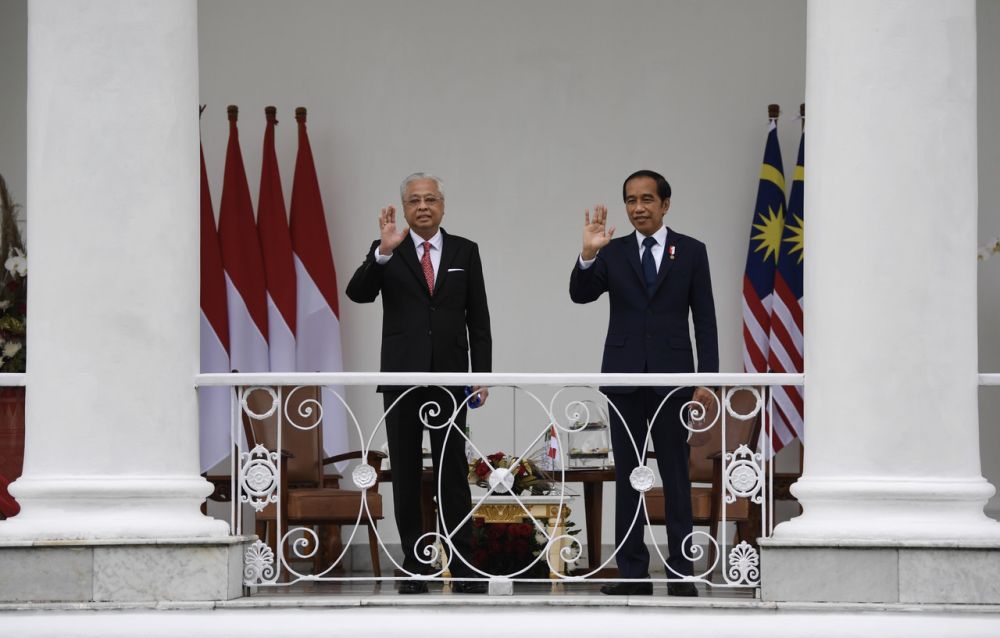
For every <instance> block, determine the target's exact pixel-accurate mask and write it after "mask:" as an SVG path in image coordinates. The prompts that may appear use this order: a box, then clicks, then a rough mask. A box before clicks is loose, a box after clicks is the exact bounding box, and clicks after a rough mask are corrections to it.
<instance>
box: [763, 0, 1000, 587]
mask: <svg viewBox="0 0 1000 638" xmlns="http://www.w3.org/2000/svg"><path fill="white" fill-rule="evenodd" d="M806 103H807V105H808V107H809V125H808V131H807V136H808V144H807V155H806V170H807V173H808V179H807V181H806V185H807V186H806V200H805V206H806V210H807V211H808V220H809V222H808V225H807V228H806V245H807V247H808V248H807V258H806V261H805V291H806V294H805V313H806V314H805V325H806V330H805V339H806V341H805V349H806V353H805V355H806V361H807V362H808V364H807V368H806V384H807V386H806V387H807V391H806V392H807V399H806V427H807V433H806V446H805V462H804V473H803V476H802V479H801V480H800V481H798V482H797V483H796V484H795V485H794V486H793V488H792V491H793V493H794V494H795V495H796V496H797V497H798V499H799V501H800V503H801V505H802V507H803V514H802V515H801V516H799V517H798V518H795V519H793V520H791V521H789V522H787V523H783V524H781V525H779V526H778V527H777V528H776V529H775V530H774V541H773V542H772V543H769V544H765V550H764V562H765V566H766V567H770V568H771V569H770V571H771V572H772V573H771V575H770V576H769V577H768V576H765V579H766V580H769V581H770V585H771V594H772V597H774V598H778V599H781V598H783V597H785V598H786V599H787V598H790V599H795V596H797V595H802V594H801V589H800V591H799V592H795V588H796V587H799V588H801V587H802V585H801V584H796V583H791V584H790V583H785V585H782V584H781V583H777V582H775V579H776V578H779V575H782V576H780V577H787V576H788V573H791V572H792V571H794V570H797V569H800V568H801V569H805V570H806V571H807V572H808V571H812V570H809V567H808V565H809V564H812V565H813V568H815V566H816V565H821V564H824V560H825V559H823V558H817V555H814V556H809V552H808V551H806V548H814V549H815V550H816V551H817V552H818V553H819V554H823V553H824V552H826V553H827V554H829V552H830V551H831V550H833V549H836V550H846V551H841V552H840V553H839V554H837V555H836V558H831V557H832V556H833V555H832V554H830V555H829V557H828V558H829V559H830V564H831V565H837V566H838V567H837V568H836V569H834V570H833V572H828V573H826V574H818V573H815V572H813V574H812V575H813V577H814V578H817V579H819V578H822V579H827V580H838V579H839V580H840V581H841V582H842V583H846V586H847V589H848V590H849V591H846V592H844V593H843V594H842V595H841V594H838V593H835V592H833V593H831V592H832V590H829V589H827V590H825V593H824V594H822V595H820V596H819V597H814V598H809V595H806V597H807V598H809V599H817V600H823V599H839V600H891V599H892V598H891V594H890V593H889V589H886V590H884V591H881V593H873V591H872V587H874V585H873V584H872V580H871V578H872V576H871V574H870V573H869V570H876V571H877V570H882V571H883V573H884V572H885V570H893V569H895V570H897V572H898V573H897V574H896V575H897V576H898V578H897V579H896V582H895V585H893V586H895V587H896V591H897V599H898V600H903V601H905V600H913V601H918V600H923V601H925V602H929V601H930V599H927V598H923V599H921V598H920V595H917V594H913V593H912V592H911V593H909V594H907V593H904V589H906V585H905V582H906V580H907V578H910V579H911V580H913V579H914V578H916V579H917V580H920V579H919V578H918V577H916V576H914V573H917V572H919V570H917V572H913V571H912V570H911V571H909V572H908V571H907V570H908V569H910V568H912V567H913V566H914V565H916V564H917V563H919V562H920V561H926V560H927V558H928V556H929V554H928V553H927V552H926V551H923V552H921V551H918V550H919V549H920V548H923V549H927V550H929V549H932V548H938V549H940V548H944V547H950V548H956V547H971V546H977V547H980V548H983V547H990V546H993V547H995V546H997V544H998V542H1000V524H998V523H996V522H995V521H993V520H991V519H989V518H987V517H986V516H985V515H984V513H983V507H984V506H985V504H986V502H987V500H988V499H989V498H990V496H992V494H993V492H994V488H993V487H992V486H991V485H990V484H989V483H987V482H986V480H985V479H984V478H983V477H982V474H981V472H980V462H979V440H978V430H979V425H978V423H979V418H978V402H977V372H978V370H977V329H976V257H975V255H976V218H977V205H978V199H977V197H978V195H977V164H976V141H977V131H976V15H975V2H974V0H957V1H955V0H928V1H925V2H899V1H894V0H877V1H871V0H811V1H810V3H809V10H808V38H807V71H806ZM778 547H782V548H785V549H788V548H790V547H798V548H799V551H798V554H795V553H794V552H792V553H788V552H786V553H784V554H782V555H781V556H783V557H784V558H785V559H788V558H789V557H792V556H796V555H797V556H799V557H800V558H802V559H803V563H802V565H801V566H799V565H797V564H796V562H797V561H796V560H785V561H784V562H782V561H780V560H779V561H775V560H768V558H769V556H768V554H769V553H770V554H771V558H772V559H774V558H776V557H777V554H776V552H775V549H776V548H778ZM861 548H869V549H874V548H882V550H885V551H879V552H864V551H860V550H861ZM899 548H909V549H910V550H914V551H916V553H914V552H913V551H904V552H902V553H900V552H899ZM859 551H860V553H859ZM851 552H853V554H852V553H851ZM918 554H919V555H920V556H918ZM962 556H965V557H968V556H970V554H963V555H962ZM952 558H954V556H952ZM984 560H986V561H988V562H989V561H992V563H995V562H996V554H995V553H993V554H992V557H986V558H984ZM907 561H910V562H907ZM949 561H951V559H949ZM992 563H990V564H991V565H992ZM955 564H957V563H955V562H954V561H951V565H952V566H954V565H955ZM908 566H909V567H908ZM982 567H983V568H984V569H985V568H986V565H985V564H984V565H982ZM994 568H995V565H992V566H991V567H990V568H989V569H994ZM944 569H945V570H947V569H948V567H947V566H945V567H944ZM840 571H843V572H845V573H844V574H840V573H839V572H840ZM971 571H972V572H975V571H976V569H975V568H973V569H972V570H971ZM786 572H787V573H786ZM918 575H919V574H918ZM973 578H974V576H973ZM881 579H882V577H875V580H877V581H879V582H881ZM937 585H938V586H942V587H945V586H943V585H941V583H940V582H938V583H937ZM890 589H891V588H890ZM945 589H947V588H946V587H945ZM987 589H989V588H987ZM764 590H765V595H767V593H768V583H767V582H766V583H765V587H764ZM781 591H783V592H785V593H784V594H778V593H776V592H781ZM991 592H992V593H989V594H987V595H992V596H994V597H996V596H1000V590H998V588H997V586H996V585H992V590H991ZM942 595H943V596H945V598H947V596H949V595H951V594H942ZM823 596H826V598H823ZM907 596H912V598H909V599H908V598H907ZM931 598H933V596H932V597H931ZM937 602H949V600H946V599H940V600H937ZM961 602H974V601H971V600H961ZM994 602H995V601H994Z"/></svg>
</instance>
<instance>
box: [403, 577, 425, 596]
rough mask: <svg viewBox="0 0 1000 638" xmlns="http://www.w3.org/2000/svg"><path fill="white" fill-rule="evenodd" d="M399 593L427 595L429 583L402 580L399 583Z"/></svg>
mask: <svg viewBox="0 0 1000 638" xmlns="http://www.w3.org/2000/svg"><path fill="white" fill-rule="evenodd" d="M399 593H401V594H426V593H427V583H426V582H424V581H422V580H401V581H399Z"/></svg>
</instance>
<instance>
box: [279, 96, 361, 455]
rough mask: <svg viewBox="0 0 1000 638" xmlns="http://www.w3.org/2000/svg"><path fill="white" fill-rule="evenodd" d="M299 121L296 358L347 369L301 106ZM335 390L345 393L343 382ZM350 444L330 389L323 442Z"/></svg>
mask: <svg viewBox="0 0 1000 638" xmlns="http://www.w3.org/2000/svg"><path fill="white" fill-rule="evenodd" d="M295 120H296V121H297V122H298V127H299V151H298V157H297V158H296V160H295V179H294V182H293V185H292V206H291V222H290V225H291V233H292V250H293V252H294V254H295V276H296V288H297V291H298V294H297V311H296V317H297V325H296V330H295V334H296V337H297V339H296V360H297V363H298V369H299V371H300V372H341V371H343V369H344V368H343V358H342V356H341V348H340V306H339V304H338V302H337V272H336V270H335V269H334V266H333V252H332V250H331V249H330V235H329V234H328V233H327V229H326V215H325V213H324V212H323V199H322V197H321V196H320V192H319V180H318V179H317V178H316V166H315V164H314V163H313V156H312V148H311V147H310V146H309V134H308V133H307V132H306V110H305V109H304V108H302V107H299V108H297V109H295ZM330 389H332V390H336V391H337V392H338V393H340V395H341V396H343V387H341V386H335V387H332V388H330ZM347 445H348V440H347V415H346V413H345V411H344V406H343V404H341V402H340V401H339V400H338V399H337V398H336V397H335V396H333V395H332V394H331V393H330V392H329V391H328V390H326V389H324V391H323V447H324V448H325V451H326V453H327V454H330V455H333V454H339V453H341V452H346V451H347V450H348V447H347Z"/></svg>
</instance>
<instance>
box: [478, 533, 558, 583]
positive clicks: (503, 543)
mask: <svg viewBox="0 0 1000 638" xmlns="http://www.w3.org/2000/svg"><path fill="white" fill-rule="evenodd" d="M544 548H545V543H543V542H542V541H541V540H540V539H539V538H538V533H537V532H536V531H535V528H534V526H533V525H532V524H531V523H490V524H489V525H487V524H486V522H485V521H484V520H483V519H482V518H473V519H472V564H473V565H475V566H476V567H477V568H478V569H480V570H482V571H484V572H486V573H488V574H514V573H517V572H520V571H521V570H522V569H524V568H525V567H527V566H528V565H529V564H530V563H531V562H532V561H533V560H535V558H536V557H537V556H538V554H539V552H541V551H542V550H543V549H544ZM548 572H549V567H548V563H547V562H546V561H544V560H540V561H538V562H537V563H535V565H533V566H532V567H531V569H529V570H528V571H527V572H525V573H524V574H519V575H520V576H521V577H523V578H544V577H545V576H546V575H547V574H548Z"/></svg>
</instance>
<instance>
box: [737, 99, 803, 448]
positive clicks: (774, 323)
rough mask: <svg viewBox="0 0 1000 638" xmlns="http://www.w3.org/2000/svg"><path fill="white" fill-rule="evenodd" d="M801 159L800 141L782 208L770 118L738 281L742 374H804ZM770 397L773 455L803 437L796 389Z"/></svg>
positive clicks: (782, 190)
mask: <svg viewBox="0 0 1000 638" xmlns="http://www.w3.org/2000/svg"><path fill="white" fill-rule="evenodd" d="M804 153H805V136H804V135H803V139H802V142H801V143H800V144H799V154H798V158H797V161H796V166H795V173H794V176H793V180H792V188H791V193H790V194H789V199H788V204H787V207H786V204H785V179H784V167H783V165H782V161H781V148H780V146H779V145H778V126H777V118H776V117H772V118H771V119H770V125H769V127H768V132H767V142H766V143H765V146H764V161H763V162H762V164H761V170H760V180H759V182H758V186H757V200H756V204H755V206H754V213H753V221H752V222H751V227H750V241H749V246H748V248H747V261H746V270H745V271H744V275H743V369H744V371H746V372H801V371H802V370H803V367H802V360H803V359H802V352H803V348H802V335H803V324H802V263H803V239H804V219H805V217H804V211H803V186H804V175H805V173H804V170H805V169H804ZM773 397H774V407H773V412H772V420H771V423H772V437H771V438H772V445H773V450H774V452H777V451H778V450H780V449H781V448H782V447H784V446H785V445H787V444H788V443H789V442H791V441H792V440H793V439H795V438H796V437H800V438H801V436H802V434H803V427H802V415H803V394H802V389H801V388H799V387H790V386H789V387H778V388H775V389H774V391H773Z"/></svg>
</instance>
